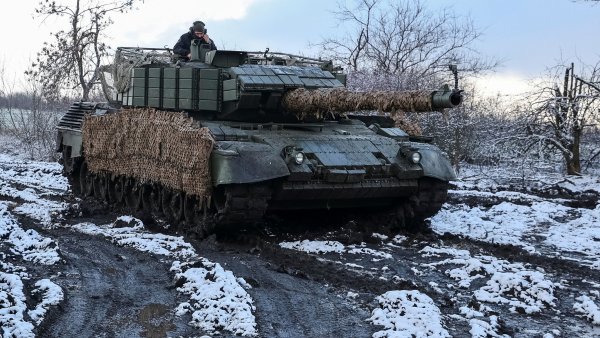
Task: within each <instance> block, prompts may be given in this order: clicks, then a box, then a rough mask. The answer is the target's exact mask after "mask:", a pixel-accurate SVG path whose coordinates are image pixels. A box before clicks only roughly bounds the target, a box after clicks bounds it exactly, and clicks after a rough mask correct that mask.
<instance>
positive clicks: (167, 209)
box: [160, 187, 173, 222]
mask: <svg viewBox="0 0 600 338" xmlns="http://www.w3.org/2000/svg"><path fill="white" fill-rule="evenodd" d="M172 195H173V193H172V192H171V190H170V189H168V188H165V187H162V188H161V189H160V206H161V209H162V212H163V214H164V215H165V218H166V219H167V221H168V222H173V219H171V196H172Z"/></svg>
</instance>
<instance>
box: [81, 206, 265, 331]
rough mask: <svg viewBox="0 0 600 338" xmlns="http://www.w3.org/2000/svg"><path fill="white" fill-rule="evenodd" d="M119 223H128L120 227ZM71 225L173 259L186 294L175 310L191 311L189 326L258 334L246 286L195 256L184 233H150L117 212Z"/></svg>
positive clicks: (240, 279) (135, 221)
mask: <svg viewBox="0 0 600 338" xmlns="http://www.w3.org/2000/svg"><path fill="white" fill-rule="evenodd" d="M123 223H125V224H128V225H130V226H127V227H122V226H121V224H123ZM71 228H72V229H73V230H76V231H79V232H82V233H85V234H88V235H92V236H103V237H106V238H107V239H108V240H110V241H112V242H113V243H115V244H117V245H120V246H127V247H132V248H134V249H136V250H138V251H142V252H148V253H152V254H155V255H162V256H167V257H172V258H175V259H176V260H175V261H174V262H173V263H172V266H171V271H172V272H174V273H175V277H174V278H175V280H176V281H177V284H180V283H181V286H179V287H178V288H177V291H178V292H180V293H182V294H185V295H187V296H188V298H189V300H188V301H185V302H183V303H180V304H179V305H178V307H177V308H176V309H175V312H176V314H177V315H179V316H182V315H185V314H188V313H190V314H191V321H190V325H192V326H194V327H197V328H199V329H202V330H205V331H207V332H209V333H216V332H219V331H221V330H225V331H229V332H232V333H233V334H235V335H240V336H247V337H253V336H256V335H257V328H256V318H255V317H254V314H253V311H254V310H255V308H254V306H253V300H252V298H251V297H250V295H249V294H248V293H247V292H246V289H249V288H251V287H250V285H249V284H248V283H247V282H246V281H245V280H244V279H243V278H237V277H235V276H234V275H233V273H232V272H231V271H228V270H225V269H223V267H222V266H221V265H220V264H218V263H213V262H210V261H209V260H207V259H205V258H202V257H200V256H199V255H198V254H197V252H196V251H195V249H194V248H193V247H192V246H191V244H189V243H187V242H186V241H185V240H184V239H183V237H180V236H170V235H165V234H157V233H150V232H148V231H147V230H145V228H144V224H143V222H142V221H141V220H139V219H137V218H135V217H132V216H120V217H118V218H117V219H116V220H115V221H114V222H112V223H110V224H104V225H96V224H93V223H89V222H85V223H79V224H75V225H72V226H71Z"/></svg>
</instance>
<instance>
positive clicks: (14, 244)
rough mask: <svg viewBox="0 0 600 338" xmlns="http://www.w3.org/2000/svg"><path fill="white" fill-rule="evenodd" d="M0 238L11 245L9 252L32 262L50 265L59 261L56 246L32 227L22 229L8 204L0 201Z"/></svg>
mask: <svg viewBox="0 0 600 338" xmlns="http://www.w3.org/2000/svg"><path fill="white" fill-rule="evenodd" d="M0 239H4V240H5V242H7V243H9V244H10V245H11V248H10V250H11V252H13V253H15V254H17V255H20V256H22V257H23V259H25V260H27V261H31V262H34V263H39V264H44V265H52V264H54V263H56V262H58V261H60V256H59V254H58V246H57V245H56V243H55V242H54V241H53V240H52V239H50V238H48V237H44V236H42V235H40V234H39V233H38V232H37V231H35V230H33V229H29V230H23V229H21V227H19V224H18V222H17V220H16V219H15V218H14V216H13V215H12V214H11V213H10V212H9V211H8V204H7V203H6V202H0Z"/></svg>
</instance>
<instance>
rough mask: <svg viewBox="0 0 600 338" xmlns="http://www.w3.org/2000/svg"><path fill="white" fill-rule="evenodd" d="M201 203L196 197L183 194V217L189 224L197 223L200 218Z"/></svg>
mask: <svg viewBox="0 0 600 338" xmlns="http://www.w3.org/2000/svg"><path fill="white" fill-rule="evenodd" d="M201 212H202V205H201V204H200V203H199V201H198V198H197V197H196V196H192V195H187V194H186V195H185V198H184V200H183V219H184V220H185V223H186V224H187V225H189V226H193V225H195V224H198V223H199V222H200V221H201V220H202V214H201Z"/></svg>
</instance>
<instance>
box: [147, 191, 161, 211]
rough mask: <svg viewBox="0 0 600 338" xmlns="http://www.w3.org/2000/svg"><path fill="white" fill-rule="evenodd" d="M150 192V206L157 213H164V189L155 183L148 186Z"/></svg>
mask: <svg viewBox="0 0 600 338" xmlns="http://www.w3.org/2000/svg"><path fill="white" fill-rule="evenodd" d="M148 189H149V191H150V192H149V194H148V206H149V207H150V208H151V209H152V212H155V213H157V214H159V215H160V214H162V212H163V209H162V199H161V198H162V196H161V193H162V189H161V188H160V186H158V185H156V184H153V185H149V186H148Z"/></svg>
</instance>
